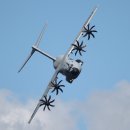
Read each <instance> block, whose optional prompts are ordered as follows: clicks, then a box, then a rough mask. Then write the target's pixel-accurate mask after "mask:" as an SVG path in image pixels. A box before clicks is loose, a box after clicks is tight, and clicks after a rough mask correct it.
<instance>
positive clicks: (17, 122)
mask: <svg viewBox="0 0 130 130" xmlns="http://www.w3.org/2000/svg"><path fill="white" fill-rule="evenodd" d="M96 5H99V9H98V11H97V13H96V15H95V16H94V18H93V19H92V21H91V25H95V27H96V30H97V31H98V33H96V34H95V38H94V39H90V40H89V41H88V40H87V39H85V40H84V41H85V43H86V44H87V52H86V53H83V56H82V57H80V58H81V59H82V60H83V61H84V66H83V69H82V72H81V75H80V76H79V77H78V79H76V80H75V81H74V82H73V84H69V83H66V81H65V78H64V77H63V76H60V78H61V79H63V84H65V86H66V87H65V88H64V93H63V94H59V96H57V97H56V101H55V103H54V104H55V108H53V109H52V110H51V112H48V111H45V112H42V109H40V110H39V111H38V113H37V115H36V117H35V118H34V120H33V121H32V123H31V125H28V124H27V122H28V119H29V117H30V115H31V113H32V112H33V110H34V108H35V106H36V104H37V100H38V99H39V98H40V97H41V95H42V94H43V92H44V90H45V88H46V86H47V84H48V82H49V81H50V79H51V77H52V75H53V73H54V68H53V64H52V61H51V60H48V59H47V58H46V57H43V56H42V55H40V54H38V53H36V54H35V55H34V56H33V57H32V58H31V60H30V61H29V62H28V64H27V65H26V66H25V68H24V69H23V70H22V72H21V73H19V74H18V73H17V71H18V69H19V68H20V65H21V64H22V63H23V61H24V60H25V58H26V56H27V55H28V54H29V52H30V50H31V46H32V45H33V44H34V43H35V42H36V39H37V37H38V35H39V33H40V31H41V29H42V27H43V25H44V23H45V22H46V21H47V23H48V27H47V30H46V32H45V35H44V38H43V40H42V43H41V45H40V48H41V49H42V50H44V51H46V52H48V53H49V54H51V55H52V56H54V57H56V56H58V55H60V54H64V53H65V52H66V50H67V49H68V48H69V47H70V45H71V43H72V42H73V40H74V39H75V37H76V36H77V34H78V32H79V31H80V29H81V27H82V25H83V24H84V22H85V20H86V19H87V18H88V16H89V14H90V12H91V11H92V9H93V8H94V7H95V6H96ZM129 5H130V2H129V1H128V0H120V1H117V0H109V1H105V0H102V1H100V0H91V1H89V0H80V1H74V0H71V1H70V0H65V1H63V0H62V1H61V0H55V1H50V0H48V1H45V0H38V1H36V0H28V1H26V0H22V1H17V0H12V1H8V0H4V1H2V0H0V16H1V20H0V36H1V37H0V45H1V47H0V59H1V62H0V128H1V129H3V130H18V129H19V130H23V129H24V130H30V129H31V130H37V129H39V130H45V129H46V130H52V129H53V130H66V129H69V130H70V129H71V130H84V129H86V130H95V129H97V130H104V129H105V130H122V129H123V130H129V129H130V118H129V117H130V102H129V101H130V69H129V66H130V60H129V56H130V51H129V49H130V43H129V41H130V40H129V37H130V36H129V34H130V33H129V30H130V26H129V23H130V14H129V12H130V8H129ZM78 58H79V57H78Z"/></svg>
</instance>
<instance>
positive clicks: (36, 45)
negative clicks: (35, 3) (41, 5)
mask: <svg viewBox="0 0 130 130" xmlns="http://www.w3.org/2000/svg"><path fill="white" fill-rule="evenodd" d="M46 27H47V23H46V24H45V25H44V27H43V29H42V31H41V33H40V35H39V37H38V39H37V41H36V43H35V44H34V45H33V46H32V51H31V53H30V54H29V56H28V57H27V59H26V60H25V61H24V63H23V65H22V66H21V68H20V69H19V70H18V72H20V71H21V70H22V69H23V68H24V66H25V65H26V63H27V62H28V61H29V59H30V58H31V56H32V55H33V54H34V52H35V51H37V48H38V46H39V44H40V42H41V40H42V37H43V34H44V32H45V29H46Z"/></svg>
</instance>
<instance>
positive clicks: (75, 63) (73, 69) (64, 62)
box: [18, 7, 98, 123]
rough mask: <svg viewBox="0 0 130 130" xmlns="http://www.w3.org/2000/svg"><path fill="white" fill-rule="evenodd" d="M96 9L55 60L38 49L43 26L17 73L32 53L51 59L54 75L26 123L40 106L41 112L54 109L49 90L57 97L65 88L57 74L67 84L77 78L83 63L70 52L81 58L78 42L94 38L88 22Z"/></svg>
mask: <svg viewBox="0 0 130 130" xmlns="http://www.w3.org/2000/svg"><path fill="white" fill-rule="evenodd" d="M97 9H98V8H97V7H95V8H94V9H93V10H92V12H91V14H90V16H89V17H88V19H87V20H86V22H85V23H84V25H83V26H82V28H81V30H80V32H79V33H78V35H77V37H76V38H75V39H74V41H73V43H72V44H71V46H70V48H69V49H68V50H67V52H66V53H65V54H64V55H60V56H58V57H56V58H55V57H52V56H50V55H49V54H48V53H46V52H44V51H42V50H40V49H39V44H40V42H41V39H42V37H43V34H44V31H45V28H46V26H47V25H46V24H45V25H44V27H43V29H42V31H41V33H40V35H39V37H38V39H37V41H36V43H35V44H34V45H33V46H32V51H31V53H30V54H29V56H28V57H27V59H26V60H25V62H24V64H23V65H22V66H21V68H20V69H19V71H18V72H20V71H21V70H22V69H23V67H24V66H25V64H26V63H27V62H28V61H29V59H30V58H31V56H32V55H33V54H34V52H39V53H41V54H42V55H44V56H46V57H48V58H49V59H51V60H52V61H53V66H54V69H55V73H54V75H53V76H52V78H51V80H50V82H49V84H48V86H47V88H46V90H45V92H44V93H43V95H42V97H41V98H40V100H39V102H38V104H37V106H36V108H35V110H34V112H33V113H32V115H31V117H30V119H29V121H28V123H31V121H32V119H33V117H34V116H35V114H36V112H37V111H38V109H39V108H40V107H41V106H44V107H43V110H45V109H46V108H48V110H50V107H54V105H53V104H52V103H53V102H54V101H55V100H52V99H51V93H50V95H48V93H49V91H50V90H51V92H56V95H58V93H59V91H61V92H63V90H62V87H65V86H64V85H62V84H61V82H62V80H60V81H58V74H59V73H61V74H62V75H64V76H65V77H66V81H67V82H69V83H72V82H73V80H74V79H76V78H77V77H78V76H79V74H80V72H81V69H82V65H83V61H82V60H80V59H77V60H74V59H72V58H70V54H72V52H74V54H75V56H76V55H77V54H78V53H79V55H81V56H82V52H85V50H84V48H85V47H86V45H85V44H84V42H83V40H82V41H81V40H80V38H84V37H87V39H88V40H89V39H90V38H91V36H92V37H93V38H94V37H95V36H94V33H95V32H97V31H96V30H94V27H95V26H91V27H90V21H91V19H92V18H93V16H94V14H95V13H96V11H97ZM80 41H81V42H80Z"/></svg>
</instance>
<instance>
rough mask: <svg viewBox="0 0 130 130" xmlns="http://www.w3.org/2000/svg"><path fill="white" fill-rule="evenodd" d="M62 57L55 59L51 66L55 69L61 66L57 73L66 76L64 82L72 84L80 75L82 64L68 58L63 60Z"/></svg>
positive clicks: (79, 61)
mask: <svg viewBox="0 0 130 130" xmlns="http://www.w3.org/2000/svg"><path fill="white" fill-rule="evenodd" d="M63 57H64V55H61V56H58V57H56V60H55V61H54V62H53V66H54V68H55V69H57V67H58V66H59V65H60V64H61V69H60V71H59V73H61V74H63V75H64V76H66V81H68V82H69V83H72V81H73V80H74V79H76V78H77V77H78V75H79V74H80V72H81V68H82V64H83V62H82V61H81V60H79V59H77V60H73V59H71V58H69V57H67V58H66V59H65V60H63Z"/></svg>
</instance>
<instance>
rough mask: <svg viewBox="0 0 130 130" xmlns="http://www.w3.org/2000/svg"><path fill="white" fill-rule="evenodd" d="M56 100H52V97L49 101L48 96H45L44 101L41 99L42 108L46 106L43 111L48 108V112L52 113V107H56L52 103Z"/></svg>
mask: <svg viewBox="0 0 130 130" xmlns="http://www.w3.org/2000/svg"><path fill="white" fill-rule="evenodd" d="M54 101H55V100H51V96H49V98H48V99H47V96H44V99H41V100H40V102H41V104H40V106H44V108H43V111H45V109H46V107H47V108H48V110H49V111H50V106H51V107H54V106H55V105H52V103H53V102H54Z"/></svg>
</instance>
